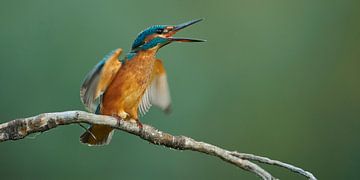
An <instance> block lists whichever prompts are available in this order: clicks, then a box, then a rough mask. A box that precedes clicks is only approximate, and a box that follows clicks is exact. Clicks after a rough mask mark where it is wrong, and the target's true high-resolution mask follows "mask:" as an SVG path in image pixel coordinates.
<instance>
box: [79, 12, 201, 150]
mask: <svg viewBox="0 0 360 180" xmlns="http://www.w3.org/2000/svg"><path fill="white" fill-rule="evenodd" d="M202 20H203V19H196V20H192V21H188V22H185V23H182V24H179V25H154V26H150V27H148V28H147V29H145V30H143V31H141V32H140V33H139V34H138V35H137V37H136V39H135V40H134V42H133V44H132V46H131V50H130V52H128V53H127V54H126V55H125V56H124V57H123V58H120V55H121V54H122V52H123V50H122V49H121V48H118V49H115V50H113V51H111V52H110V53H108V54H107V55H106V56H105V57H104V58H103V59H102V60H101V61H100V62H99V63H98V64H96V65H95V67H94V68H93V69H92V70H91V71H90V72H89V73H88V74H87V75H86V77H85V79H84V81H83V83H82V85H81V88H80V97H81V101H82V103H83V104H84V105H85V108H86V109H87V110H88V111H90V112H92V113H95V114H101V115H108V116H113V117H115V118H117V119H118V120H125V121H130V122H133V123H136V124H137V125H138V127H139V128H140V129H142V123H141V122H140V120H139V114H140V115H145V114H146V113H147V112H148V111H149V109H150V107H151V106H152V105H154V106H157V107H159V108H160V109H162V110H163V111H165V112H169V111H170V109H171V97H170V91H169V86H168V82H167V75H166V70H165V68H164V65H163V62H162V60H160V59H158V58H157V57H156V53H157V52H158V50H159V49H160V48H162V47H164V46H165V45H168V44H170V43H172V42H205V40H202V39H193V38H179V37H173V35H175V34H176V33H177V32H179V31H180V30H182V29H184V28H186V27H189V26H191V25H193V24H195V23H198V22H200V21H202ZM113 133H114V130H113V128H112V127H110V126H106V125H96V124H93V125H91V126H90V127H89V129H87V130H86V132H84V133H83V134H82V135H81V136H80V141H81V142H82V143H84V144H87V145H89V146H100V145H107V144H109V143H110V141H111V138H112V135H113Z"/></svg>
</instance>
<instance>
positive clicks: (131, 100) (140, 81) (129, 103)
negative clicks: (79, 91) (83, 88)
mask: <svg viewBox="0 0 360 180" xmlns="http://www.w3.org/2000/svg"><path fill="white" fill-rule="evenodd" d="M154 63H155V58H154V56H153V55H149V54H145V53H144V54H138V55H136V56H135V57H134V58H133V59H131V60H129V61H127V62H126V63H124V64H123V65H122V66H121V68H120V69H119V71H118V72H117V74H116V76H115V78H114V79H113V81H112V83H111V84H110V85H109V87H108V88H107V90H106V91H105V93H104V96H103V100H102V107H101V114H104V115H119V116H120V114H121V113H124V112H125V113H127V114H129V115H130V118H133V119H138V113H137V109H138V106H139V103H140V101H141V98H142V95H143V94H144V92H145V90H146V88H147V87H148V86H149V84H150V81H151V76H152V73H153V68H154Z"/></svg>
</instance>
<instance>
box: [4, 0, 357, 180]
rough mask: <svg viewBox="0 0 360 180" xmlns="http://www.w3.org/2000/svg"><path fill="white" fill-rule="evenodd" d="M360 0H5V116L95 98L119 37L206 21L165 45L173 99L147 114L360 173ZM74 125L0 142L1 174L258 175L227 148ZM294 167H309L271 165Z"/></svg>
mask: <svg viewBox="0 0 360 180" xmlns="http://www.w3.org/2000/svg"><path fill="white" fill-rule="evenodd" d="M359 7H360V3H359V1H356V0H353V1H351V0H344V1H335V0H329V1H311V0H305V1H284V0H283V1H280V0H275V1H265V0H260V1H254V0H244V1H236V0H233V1H215V0H212V1H211V0H206V1H205V0H204V1H193V0H182V1H158V0H152V1H142V2H140V1H116V0H113V1H77V0H62V1H47V0H33V1H12V0H2V1H1V2H0V84H1V87H0V99H1V102H0V109H1V113H0V122H6V121H9V120H12V119H15V118H20V117H27V116H33V115H37V114H39V113H43V112H54V111H66V110H77V109H78V110H83V109H84V108H83V106H82V104H81V102H80V100H79V87H80V84H81V83H82V80H83V78H84V76H85V75H86V74H87V72H88V71H89V70H90V69H91V68H92V67H93V66H94V65H95V64H96V63H97V62H98V61H99V60H100V59H102V57H103V56H104V55H105V54H107V53H108V52H110V51H111V50H113V49H115V48H119V47H121V48H123V49H124V50H125V52H126V51H128V50H129V48H130V45H131V44H132V41H133V40H134V39H135V37H136V35H137V34H138V33H139V32H140V31H141V30H143V29H145V28H146V27H148V26H150V25H154V24H179V23H183V22H186V21H188V20H192V19H196V18H205V21H203V22H201V23H199V24H196V25H194V26H192V27H191V28H188V29H186V30H184V31H182V32H181V33H179V34H178V35H177V36H183V37H195V38H202V39H207V40H208V42H206V43H193V44H190V43H189V44H187V43H182V44H181V43H177V44H175V43H174V44H172V45H169V46H166V47H164V48H163V49H161V50H160V52H159V53H158V57H159V58H160V59H163V61H164V63H165V67H166V69H167V72H168V78H169V83H170V89H171V93H172V99H173V112H172V114H171V115H170V116H166V115H164V114H163V113H162V112H161V111H160V110H159V109H156V108H152V109H151V111H150V112H149V113H148V114H147V115H146V116H145V117H143V118H142V119H141V120H142V122H143V123H147V124H151V125H153V126H155V127H157V128H159V129H161V130H164V131H166V132H169V133H172V134H175V135H187V136H190V137H193V138H195V139H197V140H201V141H206V142H209V143H212V144H216V145H219V146H221V147H224V148H226V149H229V150H238V151H240V152H247V153H254V154H258V155H263V156H268V157H271V158H273V159H278V160H282V161H284V162H288V163H291V164H294V165H297V166H299V167H302V168H305V169H306V170H309V171H311V172H312V173H314V174H315V175H316V176H317V177H318V178H319V179H359V178H360V174H359V172H358V171H359V167H360V165H359V161H360V155H359V152H360V143H359V135H360V133H359V130H360V122H359V120H360V80H359V77H360V61H359V60H360V23H359V22H360V11H359ZM83 131H84V130H83V129H82V128H80V127H79V126H77V125H70V126H62V127H59V128H56V129H54V130H51V131H49V132H46V133H43V134H41V135H38V136H36V138H34V137H33V136H32V138H31V137H30V138H26V139H24V140H20V141H16V142H15V141H14V142H5V143H1V144H0V159H1V161H0V162H1V165H0V174H1V179H37V180H39V179H40V180H41V179H89V180H92V179H104V180H105V179H158V180H161V179H175V180H176V179H179V180H180V179H214V180H215V179H220V178H221V179H257V177H256V176H254V175H253V174H250V173H248V172H245V171H243V170H240V169H238V168H236V167H235V166H233V165H230V164H227V163H224V162H222V161H221V160H219V159H217V158H214V157H210V156H206V155H203V154H199V153H196V152H188V151H175V150H171V149H167V148H163V147H160V146H154V145H150V144H149V143H147V142H145V141H143V140H140V139H139V138H138V137H135V136H132V135H129V134H126V133H124V132H120V131H117V132H116V133H115V136H114V137H113V140H112V142H111V144H110V145H108V146H104V147H87V146H85V145H82V144H80V143H79V136H80V134H81V133H82V132H83ZM264 168H265V169H267V170H269V171H270V172H272V173H273V175H275V176H276V177H278V178H280V179H304V178H303V177H301V176H299V175H297V174H293V173H291V172H289V171H288V170H284V169H281V168H277V167H272V166H267V165H265V166H264Z"/></svg>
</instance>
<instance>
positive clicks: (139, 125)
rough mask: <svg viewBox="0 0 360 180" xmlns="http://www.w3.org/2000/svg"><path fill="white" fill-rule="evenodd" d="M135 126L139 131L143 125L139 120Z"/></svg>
mask: <svg viewBox="0 0 360 180" xmlns="http://www.w3.org/2000/svg"><path fill="white" fill-rule="evenodd" d="M136 125H137V126H138V128H140V130H142V129H143V125H142V123H141V122H140V121H139V120H136Z"/></svg>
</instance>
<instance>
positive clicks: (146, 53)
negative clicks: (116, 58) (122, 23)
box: [127, 48, 158, 60]
mask: <svg viewBox="0 0 360 180" xmlns="http://www.w3.org/2000/svg"><path fill="white" fill-rule="evenodd" d="M157 50H158V48H151V49H147V50H139V51H136V52H130V53H128V54H127V60H131V59H133V58H135V57H136V58H141V59H153V58H154V57H155V55H156V52H157Z"/></svg>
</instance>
